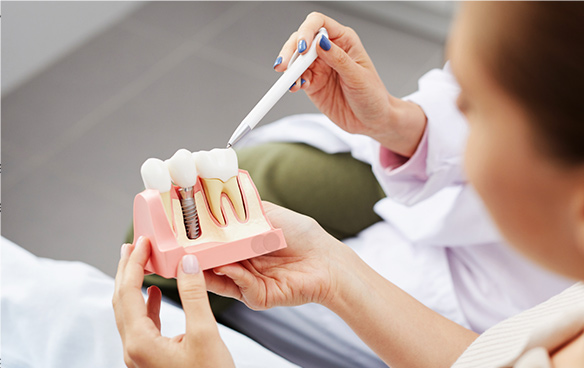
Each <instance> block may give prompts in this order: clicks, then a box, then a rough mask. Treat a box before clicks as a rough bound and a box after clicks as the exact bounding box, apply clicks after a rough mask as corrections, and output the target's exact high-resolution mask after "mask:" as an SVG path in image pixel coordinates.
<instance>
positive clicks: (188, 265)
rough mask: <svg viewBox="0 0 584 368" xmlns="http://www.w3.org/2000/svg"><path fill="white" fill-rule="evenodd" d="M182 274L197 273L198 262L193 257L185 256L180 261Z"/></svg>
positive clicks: (190, 255)
mask: <svg viewBox="0 0 584 368" xmlns="http://www.w3.org/2000/svg"><path fill="white" fill-rule="evenodd" d="M182 267H183V272H184V273H188V274H191V275H192V274H196V273H199V271H200V268H199V260H198V259H197V257H196V256H195V255H192V254H187V255H186V256H184V257H183V259H182Z"/></svg>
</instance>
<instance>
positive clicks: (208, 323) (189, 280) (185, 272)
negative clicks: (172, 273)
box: [177, 254, 217, 337]
mask: <svg viewBox="0 0 584 368" xmlns="http://www.w3.org/2000/svg"><path fill="white" fill-rule="evenodd" d="M177 285H178V292H179V295H180V299H181V302H182V306H183V309H184V311H185V318H186V324H187V326H186V335H187V336H197V335H199V334H201V333H203V332H205V331H209V328H210V327H212V328H214V329H215V330H216V329H217V323H216V321H215V317H214V316H213V312H212V311H211V306H210V305H209V298H208V296H207V287H206V284H205V276H204V274H203V272H202V271H201V269H200V266H199V261H198V259H197V257H196V256H195V255H192V254H187V255H185V256H184V257H183V258H182V261H181V262H180V264H179V266H178V270H177ZM199 337H200V336H199Z"/></svg>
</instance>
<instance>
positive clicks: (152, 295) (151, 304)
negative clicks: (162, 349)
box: [146, 286, 162, 331]
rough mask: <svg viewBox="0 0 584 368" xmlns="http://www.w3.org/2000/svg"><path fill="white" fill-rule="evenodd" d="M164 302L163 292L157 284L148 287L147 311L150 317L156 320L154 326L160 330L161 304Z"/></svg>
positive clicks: (153, 320)
mask: <svg viewBox="0 0 584 368" xmlns="http://www.w3.org/2000/svg"><path fill="white" fill-rule="evenodd" d="M161 303H162V292H161V291H160V289H159V288H158V287H157V286H150V287H149V288H148V301H147V302H146V311H147V314H148V317H149V318H150V319H151V320H152V322H154V326H156V328H157V329H158V331H160V328H161V325H160V304H161Z"/></svg>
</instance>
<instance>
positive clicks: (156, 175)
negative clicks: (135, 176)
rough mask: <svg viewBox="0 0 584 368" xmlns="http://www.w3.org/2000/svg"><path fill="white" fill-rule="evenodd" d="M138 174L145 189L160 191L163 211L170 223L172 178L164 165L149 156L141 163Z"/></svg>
mask: <svg viewBox="0 0 584 368" xmlns="http://www.w3.org/2000/svg"><path fill="white" fill-rule="evenodd" d="M140 174H142V181H143V182H144V187H145V188H146V189H154V190H157V191H159V192H160V198H161V199H162V204H163V205H164V213H166V217H167V218H168V222H169V223H170V224H172V207H171V203H170V189H171V188H172V180H171V179H170V173H169V172H168V169H167V167H166V165H165V164H164V162H163V161H162V160H159V159H157V158H149V159H148V160H146V161H145V162H144V163H143V164H142V167H141V168H140Z"/></svg>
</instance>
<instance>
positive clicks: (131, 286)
mask: <svg viewBox="0 0 584 368" xmlns="http://www.w3.org/2000/svg"><path fill="white" fill-rule="evenodd" d="M149 257H150V241H149V240H148V239H147V238H144V237H141V238H140V239H138V241H137V243H136V246H135V247H134V246H131V245H130V246H128V247H127V248H126V253H125V254H123V255H122V260H121V261H120V269H119V270H118V275H117V276H116V291H115V294H114V300H113V304H114V311H115V314H116V321H117V323H118V327H119V329H120V333H121V335H122V338H124V337H125V335H126V334H128V333H133V334H142V333H143V332H144V331H146V330H147V329H148V328H149V326H152V325H151V324H150V325H148V324H147V321H148V320H149V318H148V313H147V309H146V304H145V302H144V297H143V296H142V281H143V279H144V266H145V265H146V262H147V261H148V258H149Z"/></svg>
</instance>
